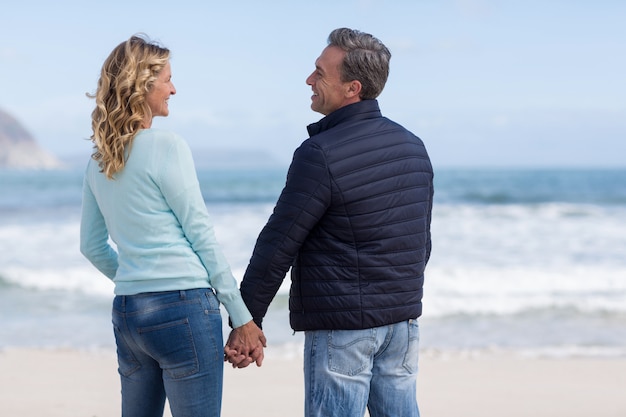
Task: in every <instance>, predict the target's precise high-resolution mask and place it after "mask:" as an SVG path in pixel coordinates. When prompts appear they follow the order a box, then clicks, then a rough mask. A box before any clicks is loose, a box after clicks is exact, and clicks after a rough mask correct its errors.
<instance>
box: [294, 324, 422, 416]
mask: <svg viewBox="0 0 626 417" xmlns="http://www.w3.org/2000/svg"><path fill="white" fill-rule="evenodd" d="M418 345H419V327H418V324H417V320H408V321H404V322H400V323H396V324H391V325H388V326H382V327H376V328H373V329H366V330H316V331H307V332H305V340H304V378H305V382H304V389H305V416H306V417H314V416H315V417H317V416H319V417H322V416H323V417H333V416H336V417H363V415H365V407H366V406H367V408H368V409H369V413H370V416H371V417H391V416H395V417H419V411H418V408H417V400H416V380H417V362H418Z"/></svg>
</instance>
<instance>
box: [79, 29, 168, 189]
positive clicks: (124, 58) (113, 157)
mask: <svg viewBox="0 0 626 417" xmlns="http://www.w3.org/2000/svg"><path fill="white" fill-rule="evenodd" d="M169 57H170V51H169V49H167V48H164V47H162V46H160V45H158V44H156V43H154V42H151V41H150V40H148V38H147V37H145V36H139V35H134V36H132V37H131V38H130V39H128V40H127V41H124V42H122V43H120V44H119V45H118V46H117V47H116V48H115V49H114V50H113V51H112V52H111V54H110V55H109V57H108V58H107V59H106V61H104V64H103V65H102V70H101V72H100V79H99V80H98V89H97V90H96V93H95V94H94V95H90V94H88V96H89V97H91V98H95V100H96V107H95V109H94V110H93V112H92V113H91V129H92V131H93V134H92V135H91V141H92V142H93V144H94V146H93V147H94V152H93V154H92V155H91V157H92V158H93V159H94V160H96V161H98V165H99V166H100V170H101V172H103V173H104V174H105V175H106V176H107V178H109V179H112V178H113V175H115V174H116V173H117V172H119V171H121V170H122V169H123V168H124V165H125V163H126V159H127V158H128V155H129V153H130V148H131V146H132V142H133V138H134V137H135V135H136V134H137V132H138V131H139V130H140V129H141V128H142V123H143V122H144V121H145V120H150V119H151V118H152V112H151V110H150V107H149V106H148V104H147V103H146V94H147V93H148V92H149V91H150V89H151V88H152V86H153V85H154V81H155V80H156V78H157V76H158V74H159V72H160V71H161V70H162V69H163V68H164V67H165V66H166V65H167V63H168V61H169Z"/></svg>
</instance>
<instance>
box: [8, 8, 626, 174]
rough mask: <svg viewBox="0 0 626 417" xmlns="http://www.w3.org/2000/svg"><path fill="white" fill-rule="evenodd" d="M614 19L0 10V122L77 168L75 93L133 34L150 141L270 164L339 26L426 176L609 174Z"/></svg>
mask: <svg viewBox="0 0 626 417" xmlns="http://www.w3.org/2000/svg"><path fill="white" fill-rule="evenodd" d="M625 20H626V2H625V1H623V0H594V1H591V0H587V1H584V0H525V1H521V0H520V1H513V0H396V1H391V0H388V1H383V0H378V1H375V0H317V1H314V2H313V1H298V0H291V1H287V0H276V1H253V0H250V1H241V0H240V1H238V0H232V1H210V0H204V1H200V0H196V1H185V0H178V1H161V0H152V1H145V2H143V1H128V0H108V1H89V0H80V1H64V0H58V1H53V2H52V1H48V0H39V1H32V0H22V1H19V2H11V3H10V4H6V5H3V6H2V10H1V11H0V76H1V79H2V82H1V84H0V85H1V88H0V109H2V110H4V111H6V112H8V113H9V114H11V115H13V116H14V117H15V118H17V119H18V121H19V122H20V123H22V124H23V125H24V126H25V127H26V129H27V130H28V131H29V132H30V133H31V134H32V135H33V136H34V138H35V140H36V141H37V142H38V143H39V144H40V145H41V146H42V147H43V148H44V149H46V150H48V151H49V152H51V153H53V154H55V155H57V156H62V157H63V156H68V155H80V154H83V153H84V154H85V155H88V154H89V152H90V150H91V142H90V141H89V140H88V138H89V136H90V135H91V130H90V126H91V125H90V114H91V111H92V109H93V105H94V103H93V100H92V99H89V98H88V97H87V96H86V93H93V92H94V91H95V88H96V84H97V80H98V76H99V71H100V68H101V66H102V63H103V62H104V60H105V59H106V57H107V56H108V55H109V53H110V52H111V50H112V49H113V48H114V47H115V46H117V45H118V44H119V43H120V42H122V41H124V40H126V39H128V38H129V37H130V36H131V35H133V34H135V33H145V34H147V35H148V36H149V37H150V38H152V39H154V40H157V41H159V42H160V43H161V44H163V45H164V46H166V47H167V48H169V49H170V50H171V51H172V57H171V65H172V75H173V76H172V81H173V82H174V85H175V86H176V89H177V94H176V95H175V96H174V97H172V98H171V99H170V105H169V107H170V115H169V117H167V118H160V119H155V122H154V123H153V127H157V128H164V129H171V130H174V131H176V132H177V133H179V134H181V135H182V136H183V137H184V138H185V139H186V140H187V141H188V143H189V144H190V147H191V148H192V151H194V152H196V151H207V150H209V151H211V150H214V151H218V150H219V151H220V152H222V151H232V153H233V154H237V153H241V154H242V155H243V154H244V153H245V154H248V155H249V154H255V155H256V154H258V155H259V158H270V159H271V160H275V161H276V163H277V164H285V165H286V164H288V163H289V161H290V159H291V156H292V154H293V151H294V150H295V148H296V147H297V146H298V145H299V144H300V143H301V142H302V141H304V140H305V139H307V137H308V135H307V132H306V126H307V125H308V124H310V123H313V122H316V121H318V120H319V119H320V118H322V117H323V116H322V115H321V114H319V113H315V112H313V111H312V110H311V109H310V96H311V89H310V87H309V86H307V85H306V83H305V79H306V77H307V76H308V75H309V74H310V73H311V72H312V71H313V69H314V62H315V59H316V58H317V57H318V56H319V55H320V53H321V51H322V50H323V49H324V47H325V46H326V41H327V38H328V34H329V33H330V32H331V31H332V30H333V29H335V28H338V27H350V28H354V29H359V30H361V31H364V32H368V33H371V34H373V35H374V36H376V37H378V38H379V39H380V40H382V41H383V43H385V45H387V47H388V48H389V49H390V50H391V53H392V59H391V70H390V76H389V79H388V81H387V85H386V87H385V89H384V91H383V93H382V94H381V95H380V97H379V98H378V100H379V103H380V106H381V110H382V112H383V115H384V116H386V117H389V118H390V119H392V120H394V121H396V122H398V123H400V124H402V125H403V126H405V127H406V128H408V129H409V130H411V131H412V132H413V133H415V134H416V135H418V136H419V137H420V138H421V139H422V140H423V141H424V142H425V144H426V147H427V149H428V151H429V153H430V156H431V159H432V162H433V165H434V166H435V169H436V168H437V167H531V168H532V167H624V166H626V29H625V25H624V24H623V23H624V21H625Z"/></svg>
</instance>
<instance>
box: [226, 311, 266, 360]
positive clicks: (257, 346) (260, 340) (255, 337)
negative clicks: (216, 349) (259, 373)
mask: <svg viewBox="0 0 626 417" xmlns="http://www.w3.org/2000/svg"><path fill="white" fill-rule="evenodd" d="M266 346H267V340H266V339H265V335H264V334H263V331H262V330H261V329H259V327H258V326H257V325H256V324H255V323H254V321H249V322H248V323H246V324H244V325H243V326H240V327H237V328H235V329H233V330H232V331H231V332H230V336H228V341H227V342H226V346H224V361H228V362H230V363H231V364H232V366H233V368H245V367H246V366H248V365H250V364H251V363H253V362H256V365H257V366H261V365H262V364H263V358H264V353H263V348H264V347H266Z"/></svg>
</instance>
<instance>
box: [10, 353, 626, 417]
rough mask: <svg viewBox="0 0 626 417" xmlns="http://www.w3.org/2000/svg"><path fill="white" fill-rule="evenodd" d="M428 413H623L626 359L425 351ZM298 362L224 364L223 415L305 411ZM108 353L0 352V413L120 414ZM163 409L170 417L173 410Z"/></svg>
mask: <svg viewBox="0 0 626 417" xmlns="http://www.w3.org/2000/svg"><path fill="white" fill-rule="evenodd" d="M420 360H421V368H420V375H419V378H418V399H419V404H420V409H421V414H422V416H424V417H430V416H436V417H452V416H464V417H467V416H476V417H489V416H494V417H495V416H498V417H502V416H507V417H518V416H519V417H521V416H525V417H526V416H532V417H560V416H563V417H565V416H567V417H577V416H580V417H582V416H585V417H589V416H594V417H623V416H625V415H626V395H624V390H625V389H626V358H606V359H605V358H587V357H585V358H577V357H570V358H537V357H534V358H531V357H525V356H524V355H520V354H516V353H511V352H508V353H504V352H493V353H484V354H480V355H460V354H458V355H450V354H446V355H443V354H436V353H432V352H431V353H428V352H426V353H423V354H422V356H421V358H420ZM302 402H303V381H302V362H301V359H299V358H293V359H285V358H282V357H277V356H275V355H272V354H271V352H268V355H267V357H266V361H265V363H264V365H263V367H261V368H257V367H249V368H247V369H243V370H240V369H232V368H230V367H228V366H226V367H225V387H224V399H223V410H222V415H223V416H225V417H244V416H251V415H254V416H256V417H270V416H271V417H278V416H285V417H287V416H301V415H302V410H303V405H302ZM119 403H120V398H119V380H118V376H117V371H116V359H115V353H114V352H101V351H97V352H95V351H71V350H33V349H8V350H4V351H0V410H1V414H2V415H7V416H13V417H29V416H33V417H34V416H37V417H39V416H47V417H109V416H118V415H119V414H120V413H119ZM165 416H170V413H169V410H167V411H166V413H165Z"/></svg>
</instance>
